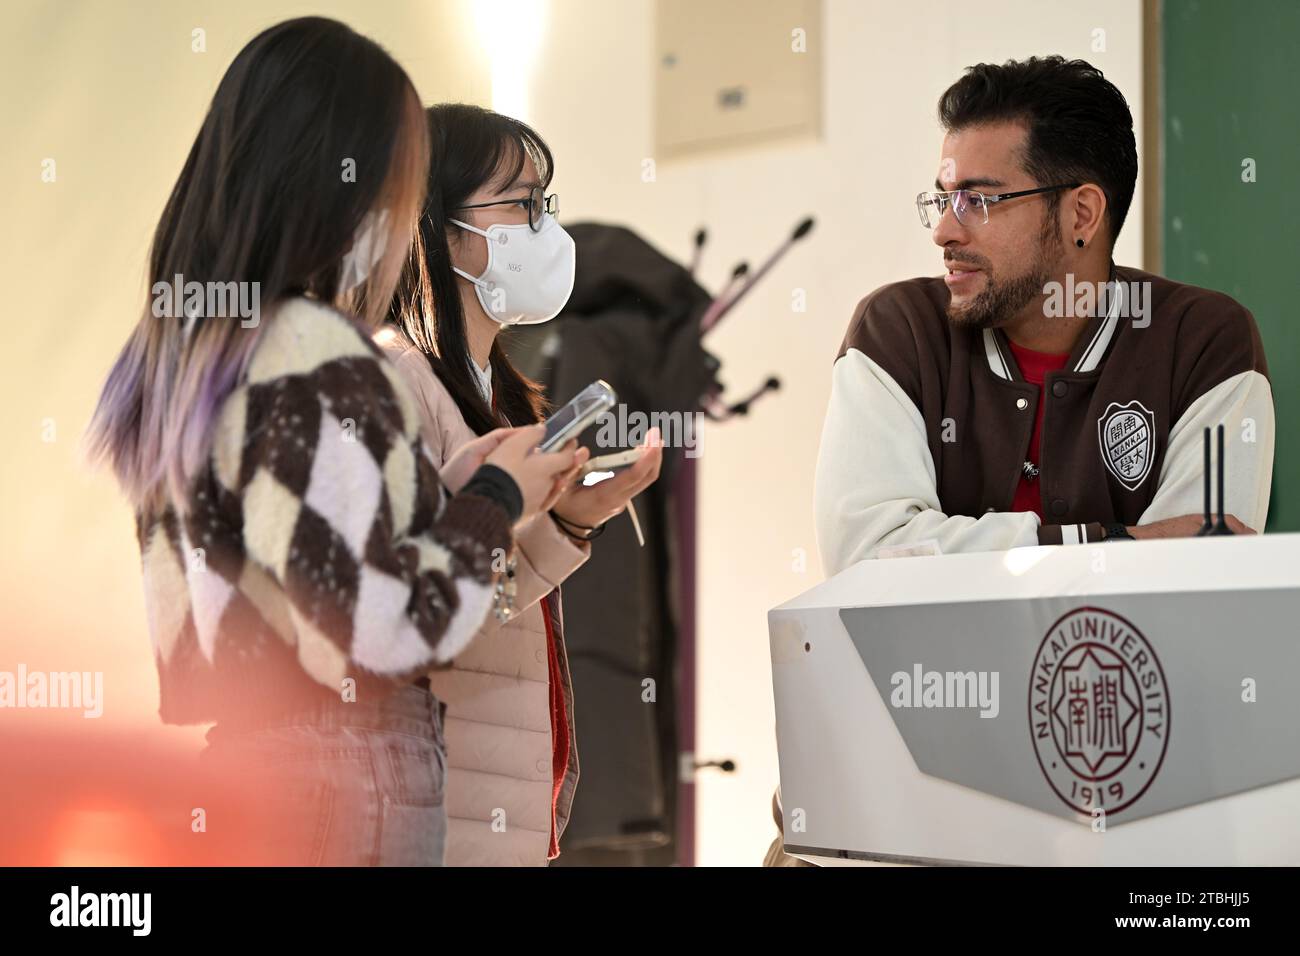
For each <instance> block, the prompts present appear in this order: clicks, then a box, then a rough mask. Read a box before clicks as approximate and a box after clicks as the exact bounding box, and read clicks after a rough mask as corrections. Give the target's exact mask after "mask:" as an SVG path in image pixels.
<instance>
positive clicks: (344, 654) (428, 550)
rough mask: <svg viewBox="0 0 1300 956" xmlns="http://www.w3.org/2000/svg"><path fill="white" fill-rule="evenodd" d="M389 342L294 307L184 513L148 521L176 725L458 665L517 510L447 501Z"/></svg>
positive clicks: (370, 692)
mask: <svg viewBox="0 0 1300 956" xmlns="http://www.w3.org/2000/svg"><path fill="white" fill-rule="evenodd" d="M427 455H428V453H427V451H426V450H425V448H424V444H423V442H422V441H421V440H420V437H419V413H418V411H417V409H416V408H415V406H414V404H413V402H412V399H411V398H410V396H409V395H408V393H407V391H406V386H405V385H404V384H403V383H402V381H401V380H400V378H399V377H398V375H397V373H396V372H395V371H394V370H393V369H392V368H391V367H390V366H389V364H388V362H387V360H385V359H384V358H383V357H382V353H381V352H380V351H379V349H378V348H377V347H376V346H375V345H374V344H373V343H372V342H370V340H369V339H367V338H366V337H365V336H364V335H363V334H362V333H361V331H360V330H359V329H358V328H357V327H356V326H355V325H353V324H352V323H351V322H350V321H348V320H347V319H346V318H344V317H343V316H342V315H340V314H339V313H337V312H335V311H334V310H332V309H330V308H328V307H326V306H323V305H320V304H318V303H315V302H312V301H310V300H308V299H301V298H299V299H292V300H289V301H288V302H287V303H285V304H284V305H282V306H281V307H280V308H279V309H278V310H277V312H276V314H275V315H274V316H273V317H272V318H271V319H270V321H269V324H268V326H267V327H266V328H265V329H263V332H262V339H261V341H260V342H259V343H258V344H257V346H256V347H255V349H254V353H253V356H252V359H251V362H250V364H249V368H248V372H247V374H246V376H245V378H244V380H242V381H241V382H240V384H239V386H238V387H237V388H236V389H235V390H234V391H233V392H232V393H231V394H230V395H229V396H228V397H227V398H226V400H225V402H224V404H223V405H222V407H221V410H220V412H219V414H218V418H217V422H216V426H215V434H214V438H213V442H212V447H211V451H210V453H209V457H208V462H207V467H206V469H205V470H204V471H203V472H202V473H201V474H200V475H199V477H198V479H197V480H196V481H195V483H194V484H193V486H192V488H191V492H190V495H189V498H188V502H187V509H186V511H185V513H184V514H183V515H182V514H180V513H178V511H177V510H176V509H175V508H173V507H170V506H169V507H167V508H166V509H164V510H163V511H161V512H160V513H157V514H153V515H149V516H145V515H137V519H136V533H137V537H138V540H139V544H140V550H141V554H142V561H143V570H144V585H145V606H146V611H147V615H148V619H149V631H150V635H151V638H152V642H153V649H154V655H155V659H156V662H157V666H158V673H159V678H160V684H161V704H160V708H159V711H160V714H161V716H162V719H163V721H164V722H166V723H182V724H183V723H199V722H206V721H212V720H216V721H219V722H222V723H224V724H228V725H239V724H249V723H256V722H259V721H260V720H263V719H266V718H270V717H274V716H275V715H277V714H282V713H285V712H288V711H290V710H293V709H297V708H301V707H304V706H310V705H313V704H315V703H317V702H321V701H324V700H326V699H330V698H332V699H334V700H339V699H341V697H342V695H343V692H344V689H345V687H348V686H353V685H345V683H344V682H345V681H347V680H348V679H352V680H353V681H355V685H354V686H355V690H356V699H357V700H359V701H360V700H366V699H371V700H373V699H375V697H377V696H379V695H383V694H386V693H388V692H390V691H391V690H393V689H395V688H396V687H398V686H400V685H402V684H405V683H409V682H410V681H411V680H413V679H414V678H416V677H418V676H421V675H422V674H424V673H425V672H427V671H428V670H429V668H430V667H431V666H436V665H437V664H440V663H445V662H447V661H449V660H451V659H452V658H453V657H454V656H455V655H456V654H457V653H458V652H459V651H460V650H462V649H463V648H464V647H465V646H466V645H467V644H468V643H469V641H470V639H471V638H472V637H473V636H474V634H475V632H477V631H478V630H479V628H480V627H481V625H482V623H483V620H484V617H485V616H486V614H487V611H488V609H489V607H490V606H491V601H492V586H493V583H494V582H493V573H492V568H493V563H494V562H493V553H494V549H497V548H500V549H502V552H501V553H505V552H508V551H509V549H510V547H511V527H510V524H511V522H510V518H509V516H508V512H507V510H506V508H504V507H502V505H501V504H499V503H498V502H496V501H494V500H491V499H490V498H488V497H484V496H479V495H475V494H466V493H462V494H459V495H456V496H454V497H451V498H446V497H445V496H444V494H443V491H442V486H441V484H440V482H439V481H438V476H437V472H436V470H435V469H434V467H433V464H432V463H431V461H430V459H429V458H428V457H427Z"/></svg>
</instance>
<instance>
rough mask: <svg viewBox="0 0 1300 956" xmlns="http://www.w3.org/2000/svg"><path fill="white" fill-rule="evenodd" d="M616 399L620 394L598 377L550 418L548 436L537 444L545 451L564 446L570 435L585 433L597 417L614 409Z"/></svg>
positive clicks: (548, 420)
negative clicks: (617, 394)
mask: <svg viewBox="0 0 1300 956" xmlns="http://www.w3.org/2000/svg"><path fill="white" fill-rule="evenodd" d="M616 401H618V396H616V395H615V394H614V390H613V389H612V388H610V387H609V383H608V382H605V381H602V380H601V379H596V381H594V382H592V383H591V384H590V385H588V386H587V387H586V388H584V389H583V390H582V391H581V392H579V393H578V394H577V395H575V396H573V398H571V399H569V402H568V404H567V405H565V406H564V407H563V408H561V409H560V410H559V411H557V412H556V413H555V414H554V415H552V416H551V417H550V418H548V419H546V436H545V437H544V438H543V439H542V443H541V444H540V445H538V446H537V447H538V448H540V449H541V450H542V451H555V449H557V448H562V447H563V446H564V444H565V442H567V441H568V440H569V439H570V438H575V437H577V436H578V435H580V434H582V432H583V431H584V430H586V428H587V427H588V426H589V425H591V424H593V423H594V422H595V421H596V419H598V418H599V417H600V416H601V415H603V414H605V412H607V411H609V410H610V409H611V408H613V407H614V403H615V402H616Z"/></svg>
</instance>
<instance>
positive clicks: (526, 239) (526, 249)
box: [450, 213, 577, 325]
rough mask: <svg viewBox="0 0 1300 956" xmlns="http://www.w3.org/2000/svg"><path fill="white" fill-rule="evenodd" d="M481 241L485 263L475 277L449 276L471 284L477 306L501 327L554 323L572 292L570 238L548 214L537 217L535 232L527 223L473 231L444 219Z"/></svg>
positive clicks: (573, 252) (573, 256) (573, 262)
mask: <svg viewBox="0 0 1300 956" xmlns="http://www.w3.org/2000/svg"><path fill="white" fill-rule="evenodd" d="M450 221H451V222H452V223H454V224H455V225H457V226H460V227H461V228H462V229H468V230H469V231H470V232H474V233H478V234H479V235H480V236H482V237H483V238H484V239H486V240H487V247H488V264H487V268H486V269H484V270H483V274H482V275H481V276H479V277H478V278H475V277H474V276H472V275H470V274H469V273H467V272H462V271H461V270H460V269H457V268H456V267H455V266H452V271H453V272H455V273H456V274H457V275H459V276H464V277H465V278H466V279H468V280H469V281H470V282H472V283H474V287H475V292H477V294H478V301H479V305H481V306H483V311H484V312H486V313H487V314H488V316H489V317H490V318H493V319H496V320H497V321H498V322H500V323H501V324H502V325H536V324H537V323H539V322H546V321H548V320H549V319H553V318H555V316H556V315H558V314H559V312H560V310H561V309H563V308H564V304H565V303H566V302H568V301H569V295H570V293H572V292H573V276H574V269H575V268H576V259H577V256H576V249H575V247H574V244H573V237H572V236H570V235H569V234H568V233H567V232H565V231H564V229H563V228H562V227H561V226H560V224H559V223H558V222H556V221H555V217H554V216H552V215H551V214H550V213H543V214H542V221H541V228H540V229H539V230H538V231H537V232H533V230H532V228H531V227H529V225H528V224H527V223H520V224H518V225H503V224H500V223H498V224H497V225H494V226H489V227H488V228H487V230H486V231H484V230H482V229H476V228H475V227H473V226H471V225H470V224H469V223H467V222H461V221H460V220H459V219H452V220H450Z"/></svg>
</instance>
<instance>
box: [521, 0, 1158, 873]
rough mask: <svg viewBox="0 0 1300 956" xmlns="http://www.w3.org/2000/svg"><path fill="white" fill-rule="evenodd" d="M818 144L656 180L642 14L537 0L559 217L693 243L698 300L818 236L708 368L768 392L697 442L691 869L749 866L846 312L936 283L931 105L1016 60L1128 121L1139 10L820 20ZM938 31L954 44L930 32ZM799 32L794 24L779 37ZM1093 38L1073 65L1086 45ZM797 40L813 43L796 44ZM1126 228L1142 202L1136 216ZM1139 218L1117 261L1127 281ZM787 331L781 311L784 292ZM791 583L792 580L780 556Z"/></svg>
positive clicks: (864, 8) (936, 136)
mask: <svg viewBox="0 0 1300 956" xmlns="http://www.w3.org/2000/svg"><path fill="white" fill-rule="evenodd" d="M824 6H825V13H824V18H825V24H824V26H825V29H824V31H823V34H822V35H823V36H824V38H825V44H826V46H825V50H824V61H825V71H826V75H825V101H824V104H823V107H824V108H823V123H824V127H823V128H824V131H825V133H824V139H823V140H822V141H820V142H804V143H790V144H787V145H781V146H765V147H753V148H749V149H745V150H743V151H735V152H729V153H725V154H719V155H717V156H715V157H711V158H701V159H693V160H690V161H678V162H669V161H662V162H658V163H657V164H656V173H657V178H656V181H655V182H653V183H645V182H642V181H641V170H642V161H643V159H646V158H653V157H654V147H653V143H654V135H653V132H654V131H653V127H652V119H653V115H654V112H653V109H652V103H653V99H652V97H653V87H652V78H653V73H654V63H653V62H652V52H653V29H654V3H653V2H652V0H615V2H601V0H553V2H552V3H551V16H550V23H549V27H548V29H547V30H546V32H545V34H544V41H543V46H542V52H541V55H540V56H539V57H538V61H537V62H538V67H539V69H538V71H537V73H536V74H535V76H534V81H533V84H532V87H531V92H532V111H531V113H530V116H529V119H530V120H531V121H533V122H535V124H536V125H537V127H538V129H539V130H540V131H541V132H542V134H543V135H544V136H545V137H546V138H547V140H548V141H549V143H550V145H551V146H552V148H553V149H554V150H555V153H556V156H557V168H558V178H557V180H556V188H557V190H558V192H559V193H560V194H561V197H562V202H561V208H562V210H563V215H562V218H563V219H564V220H568V221H571V220H576V219H580V218H592V219H602V220H607V221H614V222H623V223H627V224H630V225H632V226H634V227H635V228H637V229H638V230H639V231H641V232H642V234H644V235H645V236H646V237H647V238H648V239H649V240H650V241H651V242H653V243H655V244H656V245H657V246H658V247H659V248H661V249H662V250H664V251H665V252H667V253H669V254H672V255H676V256H678V257H679V258H681V259H682V260H683V261H684V260H685V259H686V257H687V256H688V254H689V249H690V237H691V235H692V234H693V232H694V230H695V228H696V226H697V225H701V224H703V225H706V226H708V227H709V231H710V237H711V239H710V244H709V248H708V251H707V254H706V257H705V260H704V266H703V269H702V275H703V278H704V280H705V283H706V285H708V286H709V287H710V288H713V289H717V288H718V287H719V286H720V284H721V282H722V281H723V280H724V278H725V277H726V275H727V274H728V272H729V271H730V269H731V267H732V266H733V265H734V264H735V263H736V262H737V261H738V260H740V259H742V258H749V259H753V258H754V257H757V256H760V255H763V254H765V253H766V252H767V251H768V250H769V249H770V248H771V247H772V246H774V245H775V244H776V242H777V241H779V240H780V239H781V238H782V237H783V236H784V235H785V234H786V233H787V231H788V230H789V229H790V228H792V227H793V225H794V224H795V223H796V222H797V221H798V220H799V218H800V217H802V216H803V215H805V214H810V213H811V214H813V215H815V216H816V217H817V228H816V231H815V232H814V233H813V234H812V236H810V237H809V239H808V240H806V241H805V242H804V243H803V244H802V246H801V247H799V248H796V249H795V250H794V251H793V252H792V253H791V254H790V256H789V257H788V258H787V259H786V261H785V262H783V263H782V264H781V265H780V266H779V267H778V268H777V270H776V271H774V272H773V273H772V274H771V275H770V276H769V277H768V279H766V280H765V285H764V286H761V287H759V288H757V289H756V290H755V293H754V296H753V298H752V299H751V300H749V301H748V303H747V304H746V305H745V306H744V307H743V308H741V309H739V310H738V312H737V314H734V315H733V316H731V317H730V318H728V319H727V320H726V322H725V323H724V324H723V325H722V326H721V327H720V328H719V330H718V333H717V335H716V337H715V338H713V339H711V340H710V343H709V347H710V348H711V349H712V350H713V351H715V352H716V354H717V355H718V356H719V357H720V358H721V359H722V362H723V380H724V381H725V382H726V383H727V384H728V386H729V389H731V390H733V391H734V392H736V393H740V392H743V391H746V390H748V389H750V388H752V387H754V386H756V385H757V384H759V383H760V382H761V381H762V380H763V379H764V377H766V376H767V375H768V374H769V373H775V374H776V375H778V376H780V378H781V380H782V389H781V391H780V393H778V394H777V395H774V396H768V397H767V398H765V399H764V400H763V401H762V402H760V403H759V404H758V406H757V407H756V410H755V412H754V413H753V414H752V415H751V416H750V417H749V418H748V420H736V421H733V422H731V423H729V424H727V425H724V426H718V427H710V428H709V429H708V430H707V432H706V434H705V435H704V444H703V455H702V457H701V459H700V475H701V494H700V515H701V520H700V554H699V560H700V579H699V593H700V616H699V633H700V646H699V701H698V704H699V725H700V728H699V729H700V732H699V742H698V751H699V753H700V755H701V756H705V757H721V756H731V757H735V758H736V760H737V762H738V764H739V768H738V770H737V772H736V773H734V774H731V775H725V774H720V773H718V772H716V771H707V772H706V773H705V774H703V775H701V777H700V778H699V783H700V786H699V788H698V793H699V814H698V820H699V832H698V848H699V860H700V862H702V863H704V864H746V863H757V862H759V861H760V860H761V859H762V855H763V850H764V849H765V847H766V845H767V844H768V843H769V842H770V841H771V838H772V836H773V835H774V830H773V827H772V822H771V816H770V811H769V807H768V801H769V799H770V797H771V792H772V788H773V786H774V785H775V783H776V780H777V776H778V774H777V763H776V749H775V744H774V740H773V711H772V684H771V669H770V663H769V658H768V645H767V627H766V617H765V615H766V611H767V609H768V608H770V607H773V606H775V605H777V604H779V603H781V602H782V601H785V600H786V599H788V598H790V597H792V596H794V595H795V594H798V593H800V592H802V591H804V590H806V589H808V588H809V587H811V586H812V585H814V584H816V583H817V582H819V581H820V580H821V571H820V567H819V561H818V558H817V547H816V539H815V537H814V533H813V521H812V478H813V466H814V462H815V459H816V454H817V445H818V440H819V438H820V432H821V421H822V416H823V412H824V410H825V407H826V400H827V397H828V394H829V372H830V365H831V361H832V360H833V358H834V356H835V353H836V350H837V348H838V346H839V342H840V339H841V337H842V336H843V334H844V328H845V325H846V324H847V322H848V319H849V316H850V313H851V311H852V309H853V306H854V305H855V304H856V303H857V302H858V300H859V299H860V298H861V297H862V296H864V295H865V294H866V293H868V292H870V291H871V290H872V289H874V288H876V287H877V286H879V285H881V284H883V283H886V282H889V281H892V280H895V279H901V278H906V277H910V276H915V275H926V274H929V275H934V274H938V272H939V271H940V266H939V255H938V252H937V250H936V248H935V247H934V246H933V244H932V243H931V242H930V239H929V237H928V236H927V234H926V233H925V231H924V230H923V229H922V228H921V226H920V224H919V222H918V220H917V216H916V210H915V207H914V206H913V205H912V203H911V199H912V197H913V196H915V194H916V193H917V192H919V191H920V190H922V189H924V188H926V186H927V184H928V183H930V182H931V181H932V180H933V179H934V176H935V173H936V171H937V169H938V164H939V145H940V140H941V135H940V133H939V130H938V126H937V123H936V120H935V104H936V102H937V100H938V98H939V94H940V93H941V92H942V91H943V90H944V89H945V88H946V87H947V86H948V85H949V84H950V83H952V82H953V80H955V79H956V78H957V77H958V76H959V75H960V73H961V70H962V68H964V67H965V66H967V65H969V64H972V63H977V62H980V61H990V60H991V61H999V62H1000V61H1002V60H1004V59H1007V58H1012V57H1024V56H1028V55H1031V54H1035V53H1038V54H1046V53H1061V54H1063V55H1067V56H1079V57H1083V58H1085V59H1088V60H1090V61H1091V62H1093V63H1094V64H1096V65H1097V66H1099V67H1100V68H1101V69H1102V70H1104V71H1105V73H1106V75H1107V76H1108V77H1109V78H1110V79H1111V80H1113V81H1114V82H1115V83H1116V84H1117V85H1118V86H1119V87H1120V89H1121V90H1123V91H1124V93H1125V96H1126V97H1127V98H1128V100H1129V104H1130V106H1131V107H1132V108H1133V110H1134V114H1135V115H1134V118H1135V120H1136V121H1137V123H1138V125H1139V127H1140V125H1141V121H1142V117H1141V116H1140V115H1139V111H1140V108H1141V100H1142V98H1141V95H1140V90H1141V87H1140V79H1141V49H1142V44H1141V36H1140V32H1139V25H1140V13H1141V10H1140V6H1139V5H1138V4H1134V3H1129V2H1126V0H1108V2H1101V3H1090V4H1086V5H1083V4H1075V3H1064V2H1034V3H1025V2H1019V3H1017V2H1008V0H996V2H990V3H986V4H983V5H981V6H980V7H979V9H978V11H973V13H977V15H972V16H971V17H970V18H969V19H970V22H971V23H972V24H973V27H969V28H958V27H957V26H956V24H957V23H958V21H959V20H960V18H959V17H957V16H955V15H954V14H953V12H952V10H951V9H949V8H938V7H930V6H922V7H918V6H916V5H914V4H899V3H892V2H883V0H882V2H875V0H872V2H864V0H825V4H824ZM945 24H951V25H952V26H945ZM791 26H792V27H793V26H797V24H792V25H791ZM1095 28H1102V29H1104V30H1105V31H1106V48H1107V52H1105V53H1093V52H1092V43H1093V34H1092V31H1093V30H1094V29H1095ZM810 35H811V34H810ZM1134 202H1135V205H1134V209H1141V184H1140V183H1139V195H1138V196H1137V197H1136V198H1135V200H1134ZM1141 226H1142V223H1141V217H1140V216H1138V215H1133V216H1130V217H1129V220H1128V224H1127V225H1126V226H1125V232H1124V235H1123V236H1122V238H1121V240H1120V242H1119V247H1118V249H1117V252H1116V258H1117V260H1119V261H1121V262H1127V263H1131V264H1135V265H1140V264H1141V263H1140V252H1141V249H1142V241H1141V240H1142V235H1141ZM797 288H801V289H804V290H806V294H807V312H805V313H796V312H793V311H792V310H791V301H792V295H793V290H794V289H797ZM800 551H802V552H804V553H806V554H807V566H806V570H803V571H798V570H794V568H795V567H796V556H797V552H800Z"/></svg>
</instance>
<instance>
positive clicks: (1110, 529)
mask: <svg viewBox="0 0 1300 956" xmlns="http://www.w3.org/2000/svg"><path fill="white" fill-rule="evenodd" d="M1101 540H1103V541H1136V540H1137V539H1136V538H1134V537H1133V536H1132V535H1131V534H1129V533H1128V528H1127V527H1125V526H1124V525H1123V524H1108V525H1106V533H1105V535H1103V536H1102V539H1101Z"/></svg>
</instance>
